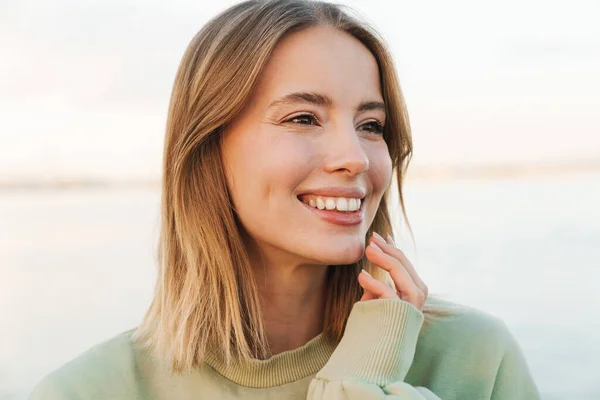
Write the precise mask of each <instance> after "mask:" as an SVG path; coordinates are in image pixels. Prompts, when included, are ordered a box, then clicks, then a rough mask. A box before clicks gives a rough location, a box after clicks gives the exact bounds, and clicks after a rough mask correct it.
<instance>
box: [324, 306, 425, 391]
mask: <svg viewBox="0 0 600 400" xmlns="http://www.w3.org/2000/svg"><path fill="white" fill-rule="evenodd" d="M423 321H424V316H423V313H422V312H421V311H419V310H418V309H417V308H416V307H415V306H413V305H412V304H410V303H408V302H406V301H404V300H400V299H375V300H367V301H359V302H356V303H355V304H354V306H353V308H352V311H351V312H350V316H349V317H348V322H347V324H346V330H345V331H344V336H343V337H342V340H341V341H340V342H339V344H338V346H337V348H336V349H335V351H334V352H333V354H332V355H331V357H330V358H329V361H328V362H327V363H326V364H325V366H324V367H323V368H322V369H321V370H320V371H319V372H318V373H317V375H316V378H320V379H324V380H329V381H332V380H342V379H354V380H362V381H367V382H371V383H375V384H377V385H379V386H381V387H384V386H386V385H388V384H389V383H391V382H396V381H403V380H404V378H405V377H406V374H407V373H408V370H409V369H410V366H411V365H412V362H413V358H414V356H415V350H416V347H417V340H418V339H419V332H420V331H421V327H422V325H423Z"/></svg>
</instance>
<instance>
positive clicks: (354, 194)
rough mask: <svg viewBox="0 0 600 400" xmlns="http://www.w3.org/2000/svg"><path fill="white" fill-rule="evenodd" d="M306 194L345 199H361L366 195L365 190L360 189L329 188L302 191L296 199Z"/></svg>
mask: <svg viewBox="0 0 600 400" xmlns="http://www.w3.org/2000/svg"><path fill="white" fill-rule="evenodd" d="M306 194H312V195H315V196H321V197H346V198H351V199H363V198H364V197H365V196H366V195H367V190H366V189H363V188H361V187H342V186H329V187H322V188H319V189H307V190H303V191H302V192H300V193H299V194H298V197H300V196H302V195H306Z"/></svg>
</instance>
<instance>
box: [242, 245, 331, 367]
mask: <svg viewBox="0 0 600 400" xmlns="http://www.w3.org/2000/svg"><path fill="white" fill-rule="evenodd" d="M266 253H267V252H265V251H263V252H262V256H260V257H257V258H256V257H252V256H251V262H252V266H253V269H254V272H255V277H256V281H257V284H258V288H259V292H260V296H261V304H262V312H263V321H264V325H265V329H266V333H267V339H268V341H269V346H270V349H271V354H272V355H275V354H279V353H282V352H284V351H287V350H292V349H296V348H298V347H301V346H303V345H304V344H306V343H307V342H308V341H309V340H311V339H312V338H314V337H315V336H317V335H318V334H320V333H321V332H322V331H323V317H324V313H325V284H326V274H327V266H325V265H314V264H299V263H294V262H293V261H292V260H291V259H287V260H286V257H285V256H282V255H279V257H275V256H274V254H273V253H274V252H268V254H266Z"/></svg>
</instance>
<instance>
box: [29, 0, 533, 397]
mask: <svg viewBox="0 0 600 400" xmlns="http://www.w3.org/2000/svg"><path fill="white" fill-rule="evenodd" d="M411 152H412V143H411V135H410V127H409V122H408V116H407V114H406V108H405V106H404V102H403V98H402V94H401V90H400V87H399V84H398V82H397V75H396V71H395V69H394V66H393V62H392V58H391V56H390V54H389V52H388V50H387V49H386V47H385V46H384V44H383V41H382V39H380V38H379V37H378V36H377V35H376V33H375V32H374V31H373V30H372V29H371V28H369V27H368V26H367V25H366V24H364V23H362V22H359V21H358V20H356V19H355V18H353V17H352V16H350V14H349V13H347V12H344V11H343V10H342V8H341V7H340V6H337V5H331V4H326V3H321V2H307V1H302V0H277V1H269V2H263V1H255V0H253V1H247V2H243V3H240V4H238V5H235V6H233V7H231V8H229V9H228V10H226V11H225V12H223V13H222V14H220V15H219V16H217V17H215V18H214V19H213V20H211V21H210V22H208V23H207V24H206V25H205V26H204V27H203V28H202V30H201V31H200V32H199V33H198V34H197V35H196V36H195V37H194V39H193V40H192V42H191V43H190V45H189V47H188V48H187V50H186V52H185V55H184V56H183V60H182V61H181V64H180V67H179V70H178V72H177V77H176V80H175V83H174V87H173V92H172V98H171V103H170V108H169V114H168V123H167V133H166V143H165V153H164V170H163V199H162V230H161V237H160V251H159V254H160V258H159V274H158V281H157V286H156V293H155V297H154V300H153V302H152V304H151V306H150V309H149V310H148V313H147V314H146V316H145V318H144V320H143V322H142V323H141V325H140V326H139V327H137V328H136V329H132V330H129V331H126V332H123V333H121V334H120V335H117V336H116V337H114V338H112V339H110V340H108V341H106V342H104V343H101V344H99V345H97V346H95V347H93V348H92V349H90V350H89V351H87V352H86V353H84V354H83V355H81V356H80V357H78V358H77V359H75V360H74V361H72V362H70V363H68V364H67V365H65V366H63V367H62V368H60V369H59V370H57V371H55V372H54V373H52V374H50V375H49V376H48V377H46V378H45V379H44V380H43V381H42V382H41V383H40V384H38V386H37V387H36V388H35V390H34V392H33V393H32V395H31V397H30V398H31V399H79V398H86V399H107V398H110V399H133V398H135V399H224V398H251V399H263V398H277V399H286V398H298V399H299V398H307V399H381V398H389V399H496V400H497V399H512V400H514V399H536V398H539V394H538V391H537V389H536V386H535V384H534V382H533V380H532V378H531V375H530V373H529V370H528V367H527V364H526V361H525V359H524V357H523V354H522V352H521V349H520V347H519V345H518V344H517V343H516V342H515V340H514V338H513V336H512V335H511V333H510V332H509V331H508V329H507V327H506V325H505V324H504V323H503V322H502V321H499V320H498V319H496V318H495V317H492V316H490V315H487V314H484V313H483V312H480V311H477V310H475V309H472V308H469V307H460V306H458V305H455V304H452V303H450V302H447V301H442V300H440V299H434V298H433V297H432V296H428V290H427V286H426V285H425V283H423V281H422V280H421V279H420V277H419V275H418V274H417V272H416V271H415V268H414V267H413V266H412V265H411V263H410V261H409V260H408V259H407V258H406V257H405V255H404V254H403V252H402V251H401V250H400V249H398V248H397V247H396V246H395V245H394V242H393V239H392V237H391V235H392V226H391V221H390V216H389V213H388V203H387V195H388V193H389V191H390V188H391V182H392V176H393V173H395V174H396V179H397V183H398V188H399V190H400V193H399V194H400V202H401V205H402V211H403V215H404V216H405V217H406V213H405V210H404V204H403V202H402V182H403V178H404V176H405V172H406V168H407V166H408V161H409V158H410V155H411ZM409 228H410V226H409ZM383 237H386V238H387V240H385V239H384V238H383ZM363 268H364V269H366V270H368V271H370V273H371V275H373V276H371V275H370V274H369V273H368V272H366V271H364V269H363ZM361 270H362V271H363V272H361Z"/></svg>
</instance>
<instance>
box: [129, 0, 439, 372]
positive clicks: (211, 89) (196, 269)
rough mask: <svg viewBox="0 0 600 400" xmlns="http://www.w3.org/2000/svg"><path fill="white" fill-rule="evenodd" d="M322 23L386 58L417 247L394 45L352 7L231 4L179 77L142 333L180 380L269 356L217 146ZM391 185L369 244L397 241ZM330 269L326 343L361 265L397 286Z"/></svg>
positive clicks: (192, 47) (140, 338)
mask: <svg viewBox="0 0 600 400" xmlns="http://www.w3.org/2000/svg"><path fill="white" fill-rule="evenodd" d="M313 26H327V27H331V28H334V29H338V30H340V31H343V32H346V33H348V34H350V35H352V36H354V37H355V38H357V39H358V40H360V41H361V42H362V43H363V44H364V46H366V47H367V48H368V49H369V50H370V51H371V53H372V54H373V55H374V56H375V58H376V60H377V63H378V66H379V73H380V80H381V89H382V94H383V98H384V102H385V105H386V115H387V116H386V121H387V122H386V124H385V130H384V139H385V141H386V143H387V146H388V149H389V153H390V156H391V159H392V165H393V172H394V173H393V175H394V176H395V177H396V180H397V188H398V195H399V201H400V205H401V206H402V214H403V216H404V218H405V220H406V223H407V226H408V228H409V230H410V233H411V237H413V242H414V235H413V232H412V228H411V227H410V223H408V218H407V216H406V210H405V207H404V200H403V196H402V183H403V180H404V177H405V174H406V169H407V168H408V164H409V162H410V157H411V155H412V139H411V132H410V124H409V119H408V114H407V110H406V106H405V102H404V98H403V95H402V91H401V89H400V85H399V82H398V78H397V73H396V68H395V66H394V63H393V59H392V56H391V54H390V52H389V50H388V48H387V45H386V44H385V41H384V40H383V39H382V38H381V37H380V36H379V35H378V33H377V32H376V31H375V30H374V29H373V28H372V27H370V26H369V24H368V23H366V22H363V21H361V20H360V18H358V17H357V16H356V15H353V12H352V10H351V9H349V8H347V7H345V6H341V5H337V4H331V3H325V2H320V1H306V0H273V1H260V0H250V1H244V2H242V3H239V4H237V5H234V6H232V7H230V8H229V9H227V10H225V11H224V12H222V13H221V14H219V15H217V16H216V17H214V18H213V19H211V20H210V21H209V22H207V23H206V24H205V25H204V26H203V27H202V28H201V30H200V31H199V32H198V33H197V34H196V35H195V36H194V37H193V39H192V40H191V42H190V44H189V45H188V47H187V49H186V51H185V53H184V55H183V58H182V60H181V63H180V65H179V67H178V70H177V74H176V77H175V81H174V84H173V89H172V93H171V100H170V105H169V110H168V118H167V125H166V136H165V147H164V162H163V176H162V203H161V232H160V239H159V246H158V276H157V282H156V287H155V294H154V298H153V301H152V303H151V305H150V307H149V309H148V311H147V313H146V315H145V316H144V319H143V321H142V323H141V324H140V325H139V326H138V327H137V329H136V331H135V332H134V335H133V339H134V341H136V342H137V343H138V344H140V345H142V346H143V347H144V348H148V349H150V350H151V351H152V352H153V354H155V355H156V356H157V357H158V358H159V359H160V360H163V361H166V362H167V363H168V365H170V366H171V368H172V370H173V371H174V372H178V373H180V372H183V371H185V370H189V369H192V368H201V367H202V365H203V361H204V360H205V356H206V354H207V353H206V351H207V349H209V348H210V349H218V350H219V351H221V352H222V354H223V355H224V356H225V359H226V360H227V362H231V361H232V360H233V359H249V358H259V359H265V358H268V357H270V355H271V354H270V352H269V348H268V343H267V339H266V332H265V329H264V325H263V319H262V316H261V307H260V295H259V292H258V290H257V285H256V281H255V279H254V275H253V272H252V271H253V270H252V268H251V265H250V262H249V258H248V255H247V252H246V249H245V247H244V245H243V242H242V239H241V227H240V225H239V220H238V219H237V217H236V214H235V209H234V207H233V204H232V201H231V198H230V194H229V189H228V186H227V183H226V179H225V174H224V168H223V163H222V158H221V152H220V139H221V133H222V131H223V128H224V126H226V125H227V124H228V123H229V122H230V121H232V120H233V118H234V117H235V116H236V115H237V114H238V113H239V112H240V110H242V108H243V107H244V104H245V103H246V101H247V99H248V98H249V95H250V93H251V92H252V90H253V88H254V87H255V85H256V83H257V79H258V77H259V75H260V73H261V71H262V69H263V67H264V66H265V63H266V62H267V60H268V59H269V56H270V54H271V52H272V51H273V49H274V48H275V46H276V45H277V43H278V42H279V41H280V40H281V38H282V37H283V36H285V35H287V34H289V33H291V32H297V31H299V30H302V29H306V28H309V27H313ZM391 188H392V185H390V187H388V188H387V190H386V192H385V194H384V196H383V198H382V201H381V203H380V205H379V209H378V210H377V212H376V215H375V218H374V221H373V223H372V225H371V227H370V228H369V232H368V235H367V238H368V237H369V236H370V235H371V233H372V232H373V231H377V232H378V233H381V234H383V235H384V236H385V235H386V234H390V235H392V237H393V236H394V233H393V230H392V222H391V219H390V213H389V208H388V206H389V205H388V202H389V195H390V190H391ZM365 244H366V239H365ZM327 268H328V271H327V283H326V284H327V292H326V303H325V308H326V309H325V320H324V329H323V333H322V334H323V335H325V336H327V337H328V338H330V339H333V340H336V341H339V340H341V338H342V336H343V333H344V329H345V326H346V321H347V319H348V316H349V314H350V311H351V310H352V307H353V305H354V303H356V302H357V301H359V300H360V298H361V296H362V294H363V289H362V287H361V286H360V285H359V283H358V280H357V275H358V273H359V272H360V270H361V268H365V269H366V270H367V271H369V272H370V273H371V274H372V275H373V276H374V277H375V278H376V279H379V280H381V281H383V282H386V283H387V284H389V285H390V286H391V287H394V285H393V281H392V280H391V277H390V276H389V274H388V273H387V272H386V271H384V270H382V269H381V268H378V267H376V266H372V265H370V262H369V261H368V260H367V259H366V257H363V258H362V259H361V260H359V261H358V262H356V263H354V264H351V265H332V266H329V267H327ZM429 297H430V298H431V295H430V296H429ZM423 313H424V315H425V325H427V324H428V323H430V322H431V321H432V319H433V318H437V317H441V316H443V315H448V314H450V312H449V310H448V309H444V308H442V307H441V306H440V305H437V306H435V305H432V304H430V303H429V302H428V303H426V304H425V308H424V310H423Z"/></svg>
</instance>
